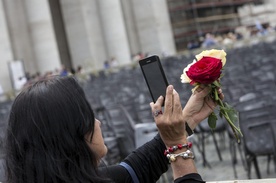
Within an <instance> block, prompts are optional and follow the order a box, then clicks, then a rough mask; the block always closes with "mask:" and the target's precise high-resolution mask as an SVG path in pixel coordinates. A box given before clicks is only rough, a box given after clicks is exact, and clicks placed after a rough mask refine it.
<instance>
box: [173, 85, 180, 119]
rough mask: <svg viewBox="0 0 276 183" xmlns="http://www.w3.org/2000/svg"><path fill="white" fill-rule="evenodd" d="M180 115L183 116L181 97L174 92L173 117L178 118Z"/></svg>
mask: <svg viewBox="0 0 276 183" xmlns="http://www.w3.org/2000/svg"><path fill="white" fill-rule="evenodd" d="M179 114H182V107H181V103H180V97H179V94H178V93H177V92H176V91H175V90H173V114H172V115H173V116H178V115H179Z"/></svg>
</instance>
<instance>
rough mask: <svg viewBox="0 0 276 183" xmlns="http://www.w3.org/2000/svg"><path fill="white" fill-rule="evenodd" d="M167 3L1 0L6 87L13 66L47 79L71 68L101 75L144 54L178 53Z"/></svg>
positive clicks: (0, 48) (0, 73) (1, 71)
mask: <svg viewBox="0 0 276 183" xmlns="http://www.w3.org/2000/svg"><path fill="white" fill-rule="evenodd" d="M167 10H168V7H167V2H166V0H158V1H156V0H139V1H137V0H0V42H1V44H0V60H1V61H0V64H1V67H0V84H1V86H2V88H3V89H4V91H9V90H12V89H13V81H12V79H11V73H10V72H11V71H10V68H9V65H11V64H13V62H15V61H17V60H20V61H22V63H23V65H24V72H28V73H31V74H33V73H36V72H39V73H41V74H44V73H45V72H49V71H54V70H56V69H59V68H61V67H62V66H65V67H67V68H76V67H77V66H82V67H83V68H86V69H91V70H98V69H102V68H103V63H104V61H105V60H110V59H111V58H112V57H115V58H116V60H117V61H118V62H119V64H120V65H124V64H129V63H130V62H131V55H132V54H137V53H138V52H143V53H149V54H158V55H160V54H162V52H167V53H170V54H175V53H176V49H175V45H174V40H173V34H172V30H171V24H170V18H169V14H168V11H167Z"/></svg>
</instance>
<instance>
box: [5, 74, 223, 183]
mask: <svg viewBox="0 0 276 183" xmlns="http://www.w3.org/2000/svg"><path fill="white" fill-rule="evenodd" d="M209 91H210V88H209V87H206V86H203V85H202V86H201V87H199V88H198V89H197V90H196V91H195V92H194V93H193V94H192V95H191V97H190V99H189V100H188V102H187V104H186V106H185V107H184V109H182V106H181V103H180V98H179V95H178V93H177V92H176V91H175V90H174V88H173V86H172V85H169V86H168V87H167V91H166V96H160V97H159V99H158V100H157V102H156V103H150V106H151V110H152V113H153V115H154V120H155V122H156V125H157V127H158V130H159V133H158V134H157V135H156V136H155V137H154V138H153V139H152V140H151V141H149V142H147V143H146V144H144V145H143V146H141V147H139V148H138V149H136V150H135V151H134V152H132V153H130V154H129V155H128V156H127V157H126V158H125V159H124V160H123V161H122V162H121V163H120V164H118V165H112V166H107V165H106V166H102V161H101V159H102V158H103V157H104V156H105V155H106V154H107V147H106V146H105V144H104V139H103V136H102V133H101V122H100V121H99V120H98V119H95V116H94V112H93V110H92V108H91V106H90V104H89V103H88V101H87V99H86V96H85V93H84V91H83V89H82V88H81V86H80V85H79V84H78V81H77V80H76V79H75V78H74V77H72V76H67V77H61V76H51V77H48V78H44V79H42V80H40V81H37V82H35V83H33V84H31V85H29V86H26V87H25V88H24V89H23V90H22V92H21V93H20V94H19V95H18V96H17V97H16V99H15V100H14V102H13V105H12V108H11V112H10V116H9V122H8V130H7V141H6V144H7V145H6V157H5V161H6V174H7V181H5V182H8V183H21V182H22V183H23V182H24V183H26V182H51V183H61V182H81V183H88V182H97V183H100V182H116V183H125V182H135V183H137V182H141V183H153V182H156V181H157V180H158V179H159V178H160V176H161V175H162V174H163V173H164V172H166V171H167V170H168V167H169V166H171V168H172V171H173V177H174V182H175V183H181V182H182V183H185V182H189V183H198V182H204V181H203V180H202V178H201V176H200V175H199V174H198V173H197V169H196V166H195V164H194V160H193V157H194V156H193V153H192V152H191V149H190V144H189V142H188V140H187V133H186V128H188V129H189V128H191V129H194V128H195V127H196V126H197V125H198V124H199V123H200V122H201V121H202V120H203V119H205V118H206V117H207V116H208V115H209V114H210V113H211V112H213V110H214V108H215V106H216V104H215V103H214V102H213V100H212V99H211V98H209V97H208V93H209ZM218 91H219V93H220V97H221V98H222V99H223V94H222V93H221V90H220V89H219V90H218ZM164 97H165V99H164ZM163 102H165V105H164V107H162V103H163ZM91 105H93V104H91ZM186 124H188V126H186ZM170 149H171V150H170ZM164 152H165V155H164Z"/></svg>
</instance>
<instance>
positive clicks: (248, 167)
mask: <svg viewBox="0 0 276 183" xmlns="http://www.w3.org/2000/svg"><path fill="white" fill-rule="evenodd" d="M246 162H247V177H248V179H251V158H250V157H247V159H246Z"/></svg>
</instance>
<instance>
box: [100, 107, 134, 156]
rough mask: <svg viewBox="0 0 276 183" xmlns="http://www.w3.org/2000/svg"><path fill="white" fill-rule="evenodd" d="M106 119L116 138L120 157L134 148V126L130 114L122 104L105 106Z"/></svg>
mask: <svg viewBox="0 0 276 183" xmlns="http://www.w3.org/2000/svg"><path fill="white" fill-rule="evenodd" d="M105 110H106V113H107V118H108V119H107V121H108V124H109V125H110V126H111V127H112V130H113V131H114V133H115V136H116V137H117V139H118V146H119V148H120V151H121V156H122V158H124V157H126V156H127V155H128V154H129V153H130V152H132V151H133V150H134V149H135V137H134V126H135V123H134V121H133V119H132V118H131V116H130V114H128V113H127V110H126V109H125V108H124V107H123V106H122V105H114V106H108V107H106V109H105Z"/></svg>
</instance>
